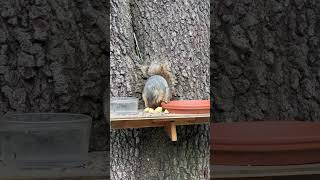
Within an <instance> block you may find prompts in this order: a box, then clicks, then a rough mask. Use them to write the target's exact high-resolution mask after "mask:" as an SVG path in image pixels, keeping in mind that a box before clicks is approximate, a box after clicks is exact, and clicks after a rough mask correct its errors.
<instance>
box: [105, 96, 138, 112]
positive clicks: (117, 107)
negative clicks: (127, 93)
mask: <svg viewBox="0 0 320 180" xmlns="http://www.w3.org/2000/svg"><path fill="white" fill-rule="evenodd" d="M138 102H139V99H138V98H135V97H112V98H111V99H110V113H111V114H112V115H132V114H137V113H138Z"/></svg>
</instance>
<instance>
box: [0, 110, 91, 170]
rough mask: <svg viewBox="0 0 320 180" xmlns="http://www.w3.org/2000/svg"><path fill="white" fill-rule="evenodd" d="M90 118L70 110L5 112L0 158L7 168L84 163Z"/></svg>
mask: <svg viewBox="0 0 320 180" xmlns="http://www.w3.org/2000/svg"><path fill="white" fill-rule="evenodd" d="M91 121H92V119H91V117H90V116H86V115H82V114H69V113H8V114H6V115H5V116H3V117H2V118H1V120H0V151H1V152H0V159H1V160H2V161H3V162H4V163H5V165H7V166H9V167H19V168H50V167H70V166H72V167H73V166H81V165H83V164H84V163H85V162H86V160H87V157H88V148H89V137H90V129H91Z"/></svg>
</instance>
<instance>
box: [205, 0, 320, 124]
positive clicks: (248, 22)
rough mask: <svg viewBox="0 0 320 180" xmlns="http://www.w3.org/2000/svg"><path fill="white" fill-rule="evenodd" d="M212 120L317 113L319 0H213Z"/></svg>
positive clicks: (303, 117) (308, 116)
mask: <svg viewBox="0 0 320 180" xmlns="http://www.w3.org/2000/svg"><path fill="white" fill-rule="evenodd" d="M212 8H213V14H212V23H211V42H212V45H213V49H212V57H211V58H212V59H211V72H212V82H211V83H212V85H213V87H212V94H213V96H214V105H213V106H214V113H213V115H214V118H213V119H214V120H215V121H249V120H253V119H278V120H284V119H299V120H319V119H320V91H317V89H319V86H320V83H319V82H320V60H319V57H318V55H319V52H320V49H319V38H320V26H319V25H320V24H319V20H320V15H319V14H320V5H319V3H317V1H314V0H299V1H297V0H295V1H294V0H287V1H276V0H271V1H264V0H256V1H251V0H248V1H247V0H246V1H242V0H237V1H231V0H230V1H226V0H215V1H214V2H213V6H212Z"/></svg>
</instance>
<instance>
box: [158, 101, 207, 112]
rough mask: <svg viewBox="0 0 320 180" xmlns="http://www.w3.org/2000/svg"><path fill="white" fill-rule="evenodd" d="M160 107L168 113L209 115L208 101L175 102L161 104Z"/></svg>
mask: <svg viewBox="0 0 320 180" xmlns="http://www.w3.org/2000/svg"><path fill="white" fill-rule="evenodd" d="M161 106H162V107H163V108H165V109H168V111H169V112H170V113H176V114H206V113H210V100H175V101H170V102H169V103H162V104H161Z"/></svg>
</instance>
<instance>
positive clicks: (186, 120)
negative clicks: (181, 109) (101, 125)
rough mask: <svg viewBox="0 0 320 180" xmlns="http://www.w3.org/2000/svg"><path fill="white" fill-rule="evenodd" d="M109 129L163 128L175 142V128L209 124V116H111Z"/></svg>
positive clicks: (163, 114) (143, 114) (162, 114)
mask: <svg viewBox="0 0 320 180" xmlns="http://www.w3.org/2000/svg"><path fill="white" fill-rule="evenodd" d="M110 119H111V128H113V129H126V128H148V127H164V129H165V130H166V132H167V134H168V136H169V137H170V139H171V140H172V141H177V130H176V126H184V125H194V124H209V122H210V120H209V119H210V114H209V113H208V114H172V113H169V114H165V113H159V114H152V113H144V112H143V111H139V113H138V114H135V115H123V116H113V115H111V118H110Z"/></svg>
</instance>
